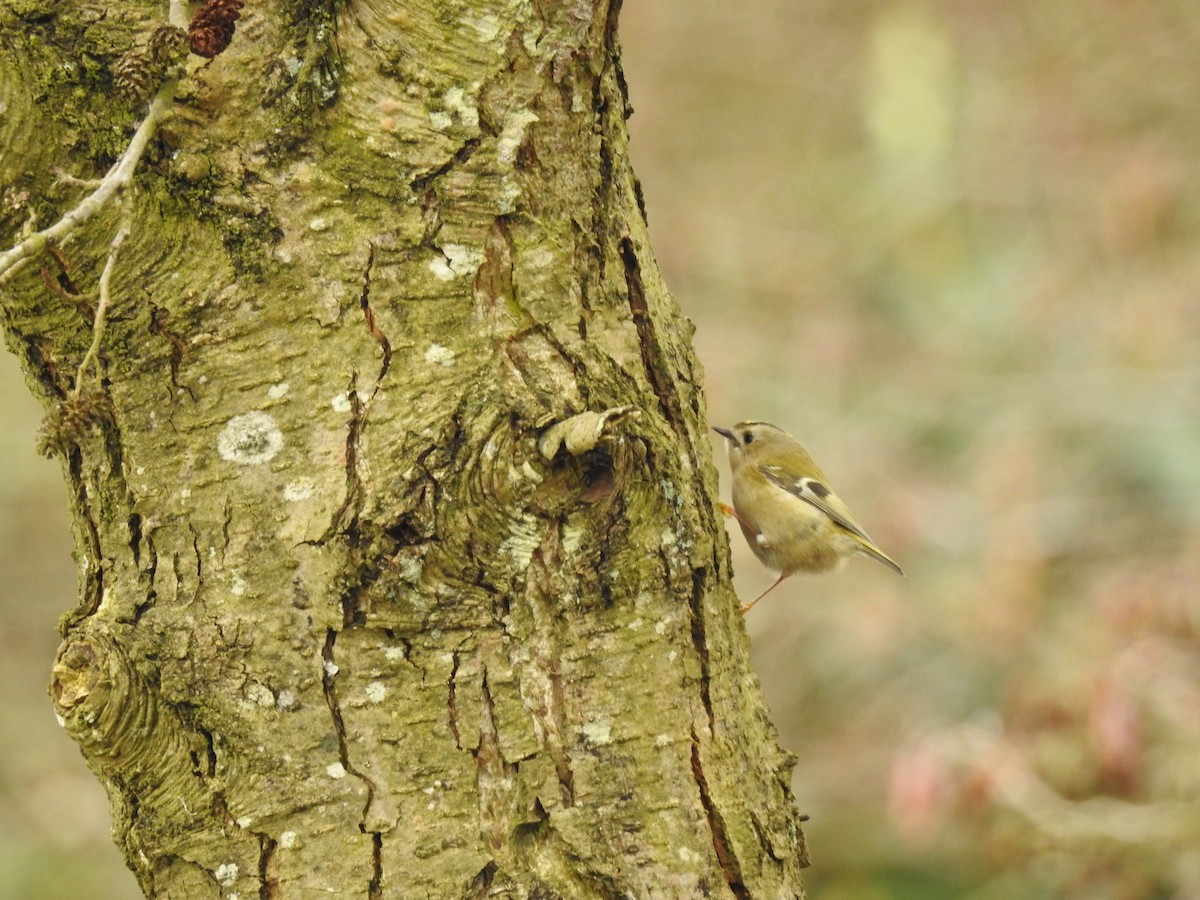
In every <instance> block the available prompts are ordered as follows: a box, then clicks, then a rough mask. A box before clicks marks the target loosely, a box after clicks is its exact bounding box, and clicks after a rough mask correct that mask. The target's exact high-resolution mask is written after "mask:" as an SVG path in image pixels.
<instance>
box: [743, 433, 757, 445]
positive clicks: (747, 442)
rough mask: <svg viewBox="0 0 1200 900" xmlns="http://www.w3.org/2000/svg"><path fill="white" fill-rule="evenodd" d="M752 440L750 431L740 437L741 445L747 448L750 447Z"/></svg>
mask: <svg viewBox="0 0 1200 900" xmlns="http://www.w3.org/2000/svg"><path fill="white" fill-rule="evenodd" d="M753 440H754V433H753V432H751V431H747V432H746V433H745V434H743V435H742V443H743V444H745V445H746V446H747V447H749V446H750V443H751V442H752V441H753Z"/></svg>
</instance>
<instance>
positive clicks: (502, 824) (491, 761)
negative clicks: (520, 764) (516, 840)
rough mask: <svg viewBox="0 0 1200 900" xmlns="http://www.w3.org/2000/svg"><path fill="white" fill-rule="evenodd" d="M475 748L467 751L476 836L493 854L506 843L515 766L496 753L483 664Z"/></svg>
mask: <svg viewBox="0 0 1200 900" xmlns="http://www.w3.org/2000/svg"><path fill="white" fill-rule="evenodd" d="M480 700H481V701H482V702H481V703H480V716H479V745H478V746H477V747H476V748H475V749H474V750H472V751H471V755H472V756H474V757H475V768H476V782H477V785H478V788H479V836H480V837H481V838H483V841H484V843H485V844H487V846H488V847H490V848H491V849H492V851H493V852H495V851H497V850H499V849H500V848H501V847H503V846H504V844H505V843H506V842H507V841H508V837H509V834H508V815H507V811H508V803H507V802H506V801H507V795H508V794H510V793H511V791H512V782H513V778H514V776H515V775H516V774H517V766H516V765H515V764H514V763H510V762H508V761H507V760H506V759H505V758H504V754H503V753H502V752H501V751H500V734H499V732H498V731H497V729H496V704H495V702H494V701H493V700H492V689H491V687H490V686H489V685H488V677H487V665H486V664H483V665H482V675H481V680H480Z"/></svg>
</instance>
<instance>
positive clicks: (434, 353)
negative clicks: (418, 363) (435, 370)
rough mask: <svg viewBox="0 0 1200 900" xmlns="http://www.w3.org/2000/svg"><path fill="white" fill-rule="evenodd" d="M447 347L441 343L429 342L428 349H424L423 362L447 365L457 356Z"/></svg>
mask: <svg viewBox="0 0 1200 900" xmlns="http://www.w3.org/2000/svg"><path fill="white" fill-rule="evenodd" d="M457 355H458V354H456V353H455V352H454V351H453V350H451V349H450V348H449V347H443V346H442V345H441V344H430V345H429V349H428V350H426V351H425V362H427V363H429V364H430V365H439V366H448V365H450V364H451V363H452V362H454V358H455V357H456V356H457Z"/></svg>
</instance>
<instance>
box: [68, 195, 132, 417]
mask: <svg viewBox="0 0 1200 900" xmlns="http://www.w3.org/2000/svg"><path fill="white" fill-rule="evenodd" d="M128 236H129V220H128V219H125V220H124V221H123V222H122V223H121V227H120V228H119V229H117V233H116V235H115V236H114V237H113V239H112V243H111V244H109V245H108V261H107V262H105V263H104V271H103V272H101V273H100V300H99V301H98V302H97V303H96V317H95V319H93V320H92V345H91V346H90V347H88V350H87V353H85V354H84V355H83V361H82V362H81V363H80V364H79V368H78V369H77V370H76V372H75V387H74V389H73V390H72V391H71V393H72V394H74V395H76V396H78V394H79V392H80V390H82V388H83V384H84V378H85V377H86V376H87V370H88V367H89V366H91V365H93V364H94V363H95V362H96V358H97V356H98V355H99V353H100V341H101V339H102V338H103V337H104V325H105V322H106V319H107V316H108V307H109V306H110V305H111V304H112V296H111V290H110V287H109V286H110V284H111V283H112V274H113V269H115V268H116V265H117V254H118V253H119V252H120V250H121V245H122V244H123V243H125V238H126V237H128Z"/></svg>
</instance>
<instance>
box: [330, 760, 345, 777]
mask: <svg viewBox="0 0 1200 900" xmlns="http://www.w3.org/2000/svg"><path fill="white" fill-rule="evenodd" d="M325 774H326V775H328V776H329V777H330V778H333V779H338V778H345V777H346V767H345V766H343V765H342V764H341V763H340V762H335V763H330V764H329V765H327V766H326V767H325Z"/></svg>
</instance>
